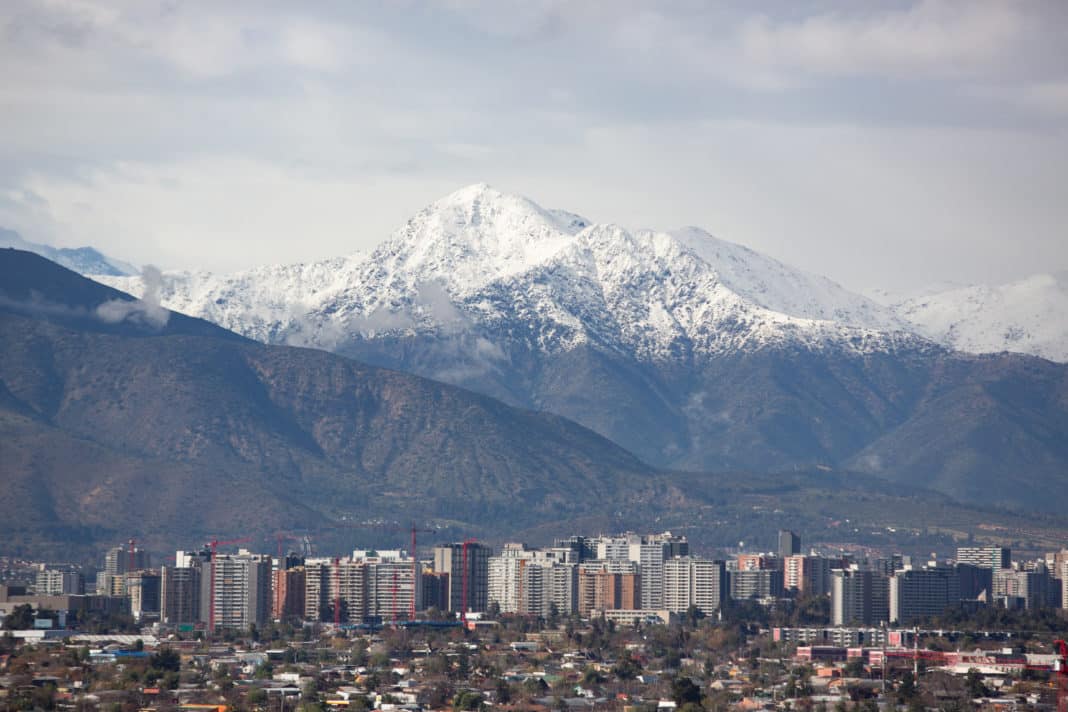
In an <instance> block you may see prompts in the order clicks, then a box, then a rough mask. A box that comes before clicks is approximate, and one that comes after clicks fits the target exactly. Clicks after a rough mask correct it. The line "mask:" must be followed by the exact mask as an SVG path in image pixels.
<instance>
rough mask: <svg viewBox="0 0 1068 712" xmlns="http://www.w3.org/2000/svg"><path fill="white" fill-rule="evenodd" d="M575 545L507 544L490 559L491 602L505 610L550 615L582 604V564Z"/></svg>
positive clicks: (565, 611) (575, 608)
mask: <svg viewBox="0 0 1068 712" xmlns="http://www.w3.org/2000/svg"><path fill="white" fill-rule="evenodd" d="M575 557H576V552H575V548H574V547H571V546H567V547H558V546H554V547H552V548H550V549H533V550H532V549H527V547H526V546H524V545H523V544H505V545H504V548H503V549H502V550H501V553H500V554H498V555H497V556H491V557H490V559H489V594H488V595H489V601H490V603H491V604H493V603H496V604H497V605H498V606H499V607H500V609H501V612H503V613H519V614H521V615H534V616H548V615H549V614H550V613H551V612H552V611H553V610H554V609H555V610H556V611H557V612H558V613H570V612H572V611H573V610H577V606H578V601H577V598H578V564H577V563H575Z"/></svg>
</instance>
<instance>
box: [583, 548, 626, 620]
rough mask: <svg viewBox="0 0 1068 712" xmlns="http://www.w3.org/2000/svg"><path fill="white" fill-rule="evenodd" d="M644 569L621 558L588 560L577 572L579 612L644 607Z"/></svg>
mask: <svg viewBox="0 0 1068 712" xmlns="http://www.w3.org/2000/svg"><path fill="white" fill-rule="evenodd" d="M640 570H641V567H640V566H639V565H638V564H637V563H635V562H633V561H626V560H620V559H612V560H606V561H587V562H585V563H583V564H580V565H579V570H578V594H577V595H578V599H577V601H578V602H577V605H578V612H579V615H582V616H585V617H588V616H589V615H590V614H591V613H592V612H593V611H604V610H636V609H639V608H641V587H642V580H641V574H640V573H638V572H639V571H640Z"/></svg>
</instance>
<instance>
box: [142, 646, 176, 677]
mask: <svg viewBox="0 0 1068 712" xmlns="http://www.w3.org/2000/svg"><path fill="white" fill-rule="evenodd" d="M148 664H149V666H150V667H154V668H156V669H157V670H163V671H165V672H167V671H170V672H178V671H179V670H181V669H182V658H181V656H180V655H178V652H177V651H176V650H175V649H174V648H160V649H159V652H157V653H156V654H155V655H153V656H152V657H150V658H149V659H148Z"/></svg>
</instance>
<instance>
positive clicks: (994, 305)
mask: <svg viewBox="0 0 1068 712" xmlns="http://www.w3.org/2000/svg"><path fill="white" fill-rule="evenodd" d="M891 307H892V308H893V309H894V311H895V312H896V313H897V315H898V316H899V317H900V318H901V319H903V320H906V321H908V322H909V323H911V324H912V325H913V328H914V329H915V330H916V331H917V332H919V333H920V334H923V335H924V336H926V337H928V338H930V339H932V340H934V341H937V342H939V343H941V344H944V345H946V346H949V347H951V348H954V349H958V350H960V351H969V352H973V353H991V352H995V353H996V352H1001V351H1016V352H1020V353H1027V354H1032V355H1035V356H1041V357H1043V358H1046V359H1049V360H1051V361H1061V362H1068V272H1060V273H1057V274H1039V275H1035V276H1032V277H1028V278H1027V279H1022V280H1019V281H1016V282H1009V283H1007V284H1000V285H994V286H990V285H974V286H968V287H958V288H952V289H947V290H939V291H934V292H931V293H923V294H921V295H919V296H912V297H909V298H905V299H900V300H895V301H894V302H893V303H892V304H891Z"/></svg>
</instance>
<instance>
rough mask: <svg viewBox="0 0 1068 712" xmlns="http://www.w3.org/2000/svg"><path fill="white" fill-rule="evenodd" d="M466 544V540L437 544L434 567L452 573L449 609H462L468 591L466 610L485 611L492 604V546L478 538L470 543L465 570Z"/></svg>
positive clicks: (450, 574) (467, 546) (457, 610)
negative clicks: (490, 560) (490, 588)
mask: <svg viewBox="0 0 1068 712" xmlns="http://www.w3.org/2000/svg"><path fill="white" fill-rule="evenodd" d="M464 548H465V547H464V544H462V543H459V542H458V543H455V544H446V545H444V546H435V547H434V571H436V572H438V573H445V574H448V575H449V596H448V608H449V610H450V611H453V612H460V611H461V610H462V609H463V601H464V596H465V591H466V596H467V610H468V611H469V612H476V613H477V612H483V611H485V610H486V607H487V606H488V605H489V558H490V556H492V554H493V550H492V549H490V547H488V546H485V545H484V544H479V543H477V542H472V543H469V544H467V545H466V548H467V553H466V557H467V558H466V563H467V568H466V571H465V569H464V556H465V554H464ZM465 580H466V583H465Z"/></svg>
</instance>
